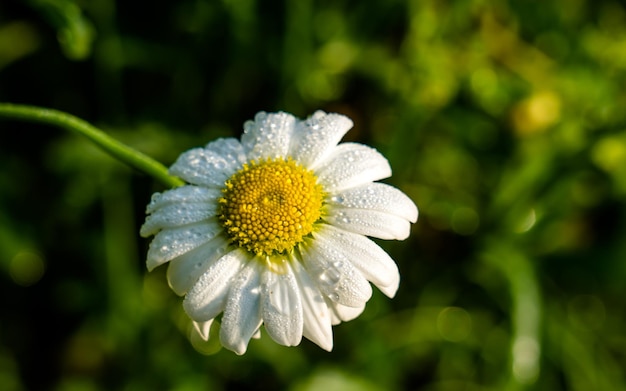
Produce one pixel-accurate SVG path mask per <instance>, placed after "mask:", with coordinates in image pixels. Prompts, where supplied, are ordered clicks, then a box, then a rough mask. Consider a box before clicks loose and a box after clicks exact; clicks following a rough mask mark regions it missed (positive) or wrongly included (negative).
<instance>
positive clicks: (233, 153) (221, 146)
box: [204, 138, 247, 166]
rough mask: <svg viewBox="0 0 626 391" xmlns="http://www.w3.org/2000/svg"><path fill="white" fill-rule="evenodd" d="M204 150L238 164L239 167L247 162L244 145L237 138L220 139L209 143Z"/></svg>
mask: <svg viewBox="0 0 626 391" xmlns="http://www.w3.org/2000/svg"><path fill="white" fill-rule="evenodd" d="M204 148H205V149H206V150H207V151H210V152H213V153H215V154H217V155H219V156H221V157H223V158H224V159H226V160H227V161H229V162H236V163H237V165H238V166H241V165H243V163H245V162H246V161H247V158H246V152H245V150H244V148H243V145H241V143H240V142H239V140H237V139H235V138H218V139H217V140H215V141H211V142H210V143H208V144H207V145H206V146H205V147H204Z"/></svg>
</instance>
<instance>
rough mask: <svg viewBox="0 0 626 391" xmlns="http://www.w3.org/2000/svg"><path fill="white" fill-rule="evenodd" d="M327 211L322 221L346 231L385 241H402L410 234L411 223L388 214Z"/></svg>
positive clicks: (368, 211) (337, 208) (340, 210)
mask: <svg viewBox="0 0 626 391" xmlns="http://www.w3.org/2000/svg"><path fill="white" fill-rule="evenodd" d="M329 210H330V212H329V213H328V215H327V216H325V217H324V219H325V220H326V221H327V222H328V223H329V224H331V225H335V226H337V227H340V228H343V229H345V230H346V231H350V232H354V233H358V234H361V235H366V236H372V237H374V238H380V239H386V240H390V239H397V240H404V239H406V238H408V237H409V233H410V232H411V223H410V222H409V221H408V220H406V219H405V218H402V217H398V216H396V215H392V214H389V213H385V212H379V211H376V210H368V209H351V208H340V207H333V208H329Z"/></svg>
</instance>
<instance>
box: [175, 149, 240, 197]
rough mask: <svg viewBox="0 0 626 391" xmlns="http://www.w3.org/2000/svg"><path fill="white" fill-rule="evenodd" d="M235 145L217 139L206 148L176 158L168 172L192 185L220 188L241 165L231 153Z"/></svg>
mask: <svg viewBox="0 0 626 391" xmlns="http://www.w3.org/2000/svg"><path fill="white" fill-rule="evenodd" d="M235 143H238V141H237V140H235V139H219V140H216V141H214V142H212V143H210V144H208V145H207V146H206V148H194V149H190V150H189V151H187V152H185V153H183V154H182V155H180V156H179V157H178V160H176V162H175V163H174V164H173V165H172V166H171V167H170V170H169V172H170V174H172V175H175V176H177V177H179V178H182V179H184V180H185V181H187V182H189V183H193V184H194V185H202V186H214V187H217V188H222V187H223V186H224V182H225V181H226V180H227V179H228V178H230V177H231V176H232V175H233V174H234V173H235V172H236V171H237V170H238V169H239V168H241V165H242V162H241V160H240V159H239V158H238V157H237V156H238V155H236V154H234V152H233V151H232V150H233V148H235V147H234V145H236V144H235Z"/></svg>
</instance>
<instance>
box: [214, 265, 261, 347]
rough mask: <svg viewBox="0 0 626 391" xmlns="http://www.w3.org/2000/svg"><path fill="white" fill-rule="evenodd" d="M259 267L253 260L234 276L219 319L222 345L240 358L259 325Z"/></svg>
mask: <svg viewBox="0 0 626 391" xmlns="http://www.w3.org/2000/svg"><path fill="white" fill-rule="evenodd" d="M260 283H261V281H260V266H259V262H257V260H252V261H250V262H248V263H247V264H246V266H245V267H244V268H243V270H241V271H240V272H239V274H238V275H237V276H235V277H234V278H233V280H232V286H231V287H230V292H229V293H228V299H227V300H226V308H225V309H224V316H223V317H222V327H221V329H220V341H221V343H222V345H223V346H224V347H225V348H227V349H230V350H232V351H233V352H235V353H237V354H239V355H241V354H244V353H245V352H246V349H247V348H248V342H249V341H250V338H252V336H253V335H254V334H255V333H256V331H257V330H258V328H259V327H260V326H261V308H260V291H261V289H260Z"/></svg>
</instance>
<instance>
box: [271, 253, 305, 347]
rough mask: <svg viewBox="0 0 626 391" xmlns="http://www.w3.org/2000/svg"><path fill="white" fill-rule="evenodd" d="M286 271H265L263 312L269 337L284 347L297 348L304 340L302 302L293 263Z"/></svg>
mask: <svg viewBox="0 0 626 391" xmlns="http://www.w3.org/2000/svg"><path fill="white" fill-rule="evenodd" d="M285 269H286V270H285V272H284V273H282V274H279V273H275V272H274V271H272V270H271V269H270V268H265V270H264V271H263V275H262V282H263V291H262V298H261V313H262V317H263V324H265V329H266V330H267V334H269V336H270V337H272V339H273V340H274V341H276V342H277V343H279V344H281V345H284V346H296V345H298V344H299V343H300V341H301V340H302V324H303V316H302V303H301V299H300V290H299V289H298V283H297V281H296V278H295V277H294V275H293V272H292V270H291V267H289V263H288V262H287V264H286V265H285Z"/></svg>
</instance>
